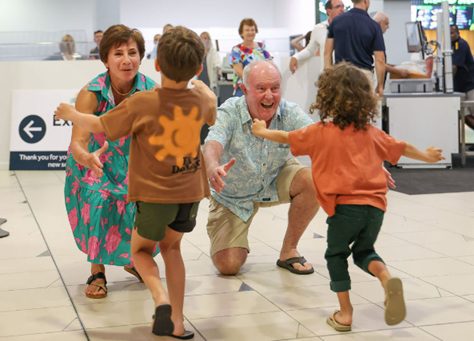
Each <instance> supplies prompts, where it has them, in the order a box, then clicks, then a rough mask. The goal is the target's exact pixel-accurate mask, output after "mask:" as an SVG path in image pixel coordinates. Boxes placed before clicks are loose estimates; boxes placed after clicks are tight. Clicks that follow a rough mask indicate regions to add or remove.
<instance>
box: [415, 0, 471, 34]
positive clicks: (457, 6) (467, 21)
mask: <svg viewBox="0 0 474 341" xmlns="http://www.w3.org/2000/svg"><path fill="white" fill-rule="evenodd" d="M470 1H471V2H461V1H459V0H458V1H454V2H451V1H450V2H449V4H450V6H449V24H450V25H453V24H456V25H457V26H458V27H459V29H460V30H469V29H470V30H474V21H473V19H474V18H473V11H474V9H473V7H474V1H473V0H470ZM440 11H441V5H440V3H439V2H434V1H433V2H427V1H426V0H425V1H418V2H412V6H411V20H413V21H420V22H421V24H422V26H423V28H424V29H425V30H435V29H436V27H437V22H436V20H437V18H436V13H438V12H440Z"/></svg>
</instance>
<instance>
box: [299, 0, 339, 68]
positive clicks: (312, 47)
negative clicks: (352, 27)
mask: <svg viewBox="0 0 474 341" xmlns="http://www.w3.org/2000/svg"><path fill="white" fill-rule="evenodd" d="M324 8H325V9H326V14H327V15H328V20H325V21H323V22H322V23H319V24H317V25H316V26H314V28H313V31H312V32H311V39H310V41H309V43H308V44H307V45H306V47H305V48H304V49H303V50H302V51H301V52H299V53H296V54H294V55H293V56H292V57H291V59H290V71H291V72H292V73H294V72H295V71H296V69H297V68H298V66H299V65H301V64H302V63H303V62H304V61H306V60H308V59H309V58H310V57H312V56H314V55H316V54H318V55H319V56H321V70H320V71H322V70H323V68H324V46H325V43H326V37H327V35H328V26H329V25H330V24H331V23H332V21H333V19H334V18H335V17H337V16H338V15H340V14H342V13H344V3H343V2H342V0H328V1H326V4H325V5H324Z"/></svg>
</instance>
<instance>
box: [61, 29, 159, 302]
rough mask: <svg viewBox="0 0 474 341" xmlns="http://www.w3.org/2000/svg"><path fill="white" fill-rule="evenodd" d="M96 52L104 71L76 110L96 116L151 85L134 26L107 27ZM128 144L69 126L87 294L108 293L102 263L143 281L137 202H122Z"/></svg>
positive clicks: (71, 203) (75, 223)
mask: <svg viewBox="0 0 474 341" xmlns="http://www.w3.org/2000/svg"><path fill="white" fill-rule="evenodd" d="M99 54H100V59H101V60H102V62H103V63H104V65H105V67H106V68H107V71H106V72H104V73H102V74H99V75H98V76H97V77H95V78H94V79H93V80H92V81H90V82H89V83H88V84H87V85H86V86H85V87H84V88H82V89H81V91H80V92H79V94H78V96H77V100H76V108H77V109H78V110H79V111H81V112H84V113H88V114H92V115H97V116H100V115H103V114H104V113H106V112H107V111H108V110H110V109H112V108H114V107H115V106H116V105H118V104H119V103H120V102H122V101H123V100H125V99H126V98H127V97H128V96H130V95H132V94H133V93H135V92H136V91H144V90H149V89H152V88H153V87H154V86H155V82H154V81H153V80H151V79H150V78H148V77H146V76H144V75H143V74H141V73H139V72H138V68H139V66H140V63H141V60H142V59H143V57H144V54H145V43H144V40H143V36H142V34H141V33H140V32H139V31H138V30H135V29H130V28H128V27H127V26H124V25H113V26H111V27H109V28H108V29H107V30H106V31H105V32H104V37H103V39H102V41H101V43H100V51H99ZM129 145H130V137H126V138H122V139H119V140H117V141H108V140H107V139H106V136H105V135H104V134H89V133H88V132H85V131H82V130H81V129H80V128H77V127H74V128H73V132H72V137H71V144H70V146H69V153H68V154H69V155H68V159H67V163H66V183H65V188H64V194H65V200H66V209H67V212H68V218H69V222H70V224H71V228H72V231H73V234H74V239H75V241H76V244H77V246H78V248H79V249H80V250H81V251H82V252H84V253H85V254H86V255H87V260H88V262H90V263H91V276H90V277H89V279H88V280H87V284H88V285H87V287H86V290H85V294H86V296H87V297H89V298H104V297H105V296H107V286H106V284H107V281H106V278H105V266H104V264H109V265H118V266H124V269H125V270H126V271H128V272H130V273H132V274H133V275H135V276H136V277H137V278H138V279H139V280H141V278H140V276H139V275H138V272H136V271H135V268H134V267H133V262H132V259H131V258H130V257H131V256H130V237H131V231H132V229H133V225H134V220H135V204H134V203H127V201H126V198H127V187H128V174H127V171H128V157H129Z"/></svg>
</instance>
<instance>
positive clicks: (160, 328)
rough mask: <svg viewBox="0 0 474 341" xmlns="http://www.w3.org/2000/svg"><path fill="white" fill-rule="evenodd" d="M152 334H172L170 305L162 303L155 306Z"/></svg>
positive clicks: (172, 324) (172, 325)
mask: <svg viewBox="0 0 474 341" xmlns="http://www.w3.org/2000/svg"><path fill="white" fill-rule="evenodd" d="M154 319H155V320H154V321H153V329H152V331H153V334H155V335H160V336H174V335H172V334H173V330H174V323H173V321H171V305H169V304H162V305H159V306H158V307H156V308H155V316H154Z"/></svg>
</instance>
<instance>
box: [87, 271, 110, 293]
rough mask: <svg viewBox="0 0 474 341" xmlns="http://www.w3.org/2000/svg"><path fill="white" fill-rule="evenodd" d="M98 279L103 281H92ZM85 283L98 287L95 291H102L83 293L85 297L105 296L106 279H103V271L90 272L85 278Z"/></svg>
mask: <svg viewBox="0 0 474 341" xmlns="http://www.w3.org/2000/svg"><path fill="white" fill-rule="evenodd" d="M98 279H103V280H104V283H94V282H95V281H96V280H98ZM86 284H87V285H89V286H90V285H93V286H95V287H97V288H99V289H97V291H96V293H98V292H100V291H102V292H103V293H100V294H89V293H87V292H86V293H85V294H86V297H88V298H95V299H99V298H105V297H107V280H106V279H105V274H104V273H103V272H97V273H95V274H92V275H91V276H90V277H89V278H88V279H87V282H86Z"/></svg>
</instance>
